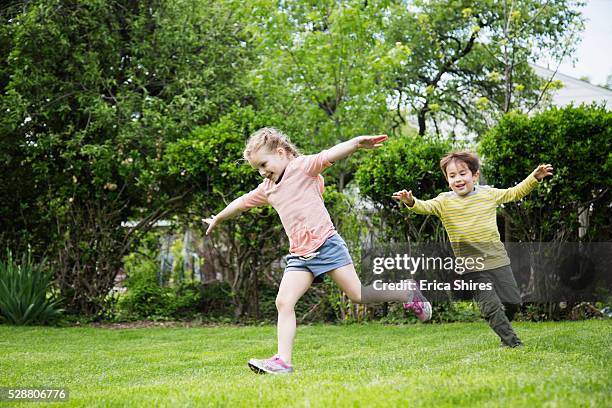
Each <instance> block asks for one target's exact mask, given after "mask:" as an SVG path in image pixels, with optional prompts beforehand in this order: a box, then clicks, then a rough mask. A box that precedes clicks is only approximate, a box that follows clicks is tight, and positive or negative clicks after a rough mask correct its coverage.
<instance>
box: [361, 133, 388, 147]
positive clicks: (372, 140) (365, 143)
mask: <svg viewBox="0 0 612 408" xmlns="http://www.w3.org/2000/svg"><path fill="white" fill-rule="evenodd" d="M356 139H357V148H358V149H377V148H379V147H381V146H382V142H384V141H385V140H387V139H388V136H387V135H377V136H359V137H357V138H356Z"/></svg>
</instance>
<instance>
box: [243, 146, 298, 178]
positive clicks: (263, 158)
mask: <svg viewBox="0 0 612 408" xmlns="http://www.w3.org/2000/svg"><path fill="white" fill-rule="evenodd" d="M292 158H293V156H292V155H291V154H289V153H288V152H287V151H286V150H285V149H283V148H282V147H278V148H276V150H272V151H270V150H268V149H267V148H265V147H263V148H261V149H259V150H257V151H255V152H253V153H251V157H250V160H249V163H251V166H253V168H254V169H256V170H257V171H259V174H260V175H261V177H263V178H267V179H270V180H272V181H273V182H275V183H276V182H277V181H278V179H279V178H280V176H281V174H283V172H284V171H285V169H286V168H287V165H288V164H289V162H290V161H291V159H292Z"/></svg>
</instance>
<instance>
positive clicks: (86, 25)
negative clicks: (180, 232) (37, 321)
mask: <svg viewBox="0 0 612 408" xmlns="http://www.w3.org/2000/svg"><path fill="white" fill-rule="evenodd" d="M24 4H25V6H24V7H23V9H22V10H21V9H20V11H19V12H18V13H17V14H16V15H15V16H13V17H12V18H10V19H4V20H3V21H2V28H1V30H2V31H1V32H2V36H3V38H10V39H11V41H10V43H9V44H8V45H7V46H6V47H5V45H4V44H5V43H4V42H3V45H2V47H1V48H0V50H2V52H3V58H2V61H6V63H4V65H2V66H1V67H0V69H1V73H0V80H2V81H3V82H2V87H3V93H2V95H1V96H0V108H1V109H2V112H3V113H4V114H3V116H2V118H1V119H0V127H1V132H2V134H3V140H2V143H3V145H2V148H3V149H2V151H3V154H2V156H1V157H0V158H1V161H0V167H1V171H0V177H1V178H2V180H1V182H0V185H1V186H2V187H0V188H2V192H1V194H0V224H1V228H0V230H1V231H2V237H1V238H2V240H3V243H7V244H8V245H10V246H12V247H21V248H23V247H25V246H27V245H31V246H32V247H33V248H35V250H36V252H37V253H38V254H39V255H40V254H41V253H43V252H47V253H48V254H49V256H50V258H51V260H52V261H53V264H54V267H55V268H56V270H57V277H58V279H59V284H60V289H61V291H62V295H63V296H64V297H65V299H66V302H67V305H68V308H69V310H72V311H77V312H95V311H98V310H99V309H100V308H101V307H102V300H103V299H104V297H105V296H106V294H107V292H108V290H109V289H110V288H111V287H112V285H113V280H114V277H115V275H116V273H117V271H118V269H119V268H120V266H121V260H122V257H123V255H124V254H126V253H127V252H128V251H129V250H130V248H131V247H132V245H133V244H134V243H135V242H136V241H137V239H138V237H139V235H140V234H141V233H143V232H144V231H146V230H147V229H148V228H150V227H151V226H152V225H153V224H154V222H155V221H156V220H158V219H160V218H163V217H166V216H168V215H169V214H171V213H172V212H173V211H176V209H178V208H179V207H181V206H182V205H183V203H184V200H185V198H187V197H188V195H189V194H190V193H191V192H192V188H191V187H190V186H186V185H178V184H176V183H174V182H173V181H174V180H171V179H169V178H168V177H167V176H166V175H165V174H164V171H165V169H164V167H163V155H164V149H165V145H166V144H167V143H168V142H170V141H173V140H176V139H178V138H179V137H181V136H182V135H184V134H187V133H188V132H189V131H190V129H191V128H192V127H193V126H194V125H202V124H206V123H210V122H212V121H214V120H216V119H217V118H218V117H219V116H220V115H221V114H222V113H224V112H225V111H226V110H227V109H228V108H229V107H230V106H231V105H232V104H234V103H235V102H236V101H237V100H240V99H241V98H242V97H243V95H244V94H245V92H244V89H243V88H241V85H240V78H241V77H242V72H243V71H244V68H245V64H246V62H247V59H248V57H249V47H248V44H247V42H246V39H245V37H244V33H243V32H242V31H241V28H242V26H241V24H240V21H239V20H237V19H236V18H235V16H234V15H233V13H232V7H233V3H232V2H231V1H222V2H213V1H197V0H181V1H177V2H168V1H154V0H151V1H130V2H115V1H104V0H89V1H86V2H59V3H58V2H55V1H37V2H27V3H24ZM230 6H231V7H230ZM128 219H137V220H139V223H138V225H137V226H136V227H135V228H131V229H127V228H124V227H122V223H123V222H124V221H126V220H128Z"/></svg>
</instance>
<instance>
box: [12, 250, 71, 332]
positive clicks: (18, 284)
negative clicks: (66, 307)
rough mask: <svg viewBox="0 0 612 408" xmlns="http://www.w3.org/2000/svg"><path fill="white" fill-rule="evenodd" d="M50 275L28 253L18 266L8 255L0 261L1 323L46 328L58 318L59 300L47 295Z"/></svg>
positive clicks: (43, 265) (59, 312) (42, 265)
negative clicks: (39, 325) (40, 325)
mask: <svg viewBox="0 0 612 408" xmlns="http://www.w3.org/2000/svg"><path fill="white" fill-rule="evenodd" d="M52 278H53V273H52V272H51V271H50V270H48V269H47V268H46V265H45V262H44V261H41V262H38V263H37V262H35V261H33V260H32V254H31V253H30V252H28V253H27V254H24V255H23V256H22V258H21V262H17V261H15V260H14V259H13V255H12V253H11V252H10V251H7V252H6V259H5V260H2V259H0V320H2V321H5V322H8V323H11V324H17V325H27V324H36V323H42V324H47V323H50V322H52V321H53V320H54V319H56V318H57V317H59V315H60V314H61V312H62V309H60V308H59V300H58V299H56V298H55V297H54V296H53V295H51V296H50V295H49V293H50V289H51V281H52Z"/></svg>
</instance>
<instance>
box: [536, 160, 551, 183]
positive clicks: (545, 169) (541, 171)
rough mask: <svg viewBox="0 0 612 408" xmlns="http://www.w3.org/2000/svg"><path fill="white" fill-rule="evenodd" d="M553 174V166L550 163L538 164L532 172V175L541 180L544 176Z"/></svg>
mask: <svg viewBox="0 0 612 408" xmlns="http://www.w3.org/2000/svg"><path fill="white" fill-rule="evenodd" d="M552 175H553V166H552V165H551V164H540V165H539V166H538V167H537V168H536V169H535V172H534V173H533V176H534V177H535V178H536V179H537V180H538V181H542V179H543V178H544V177H546V176H552Z"/></svg>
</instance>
